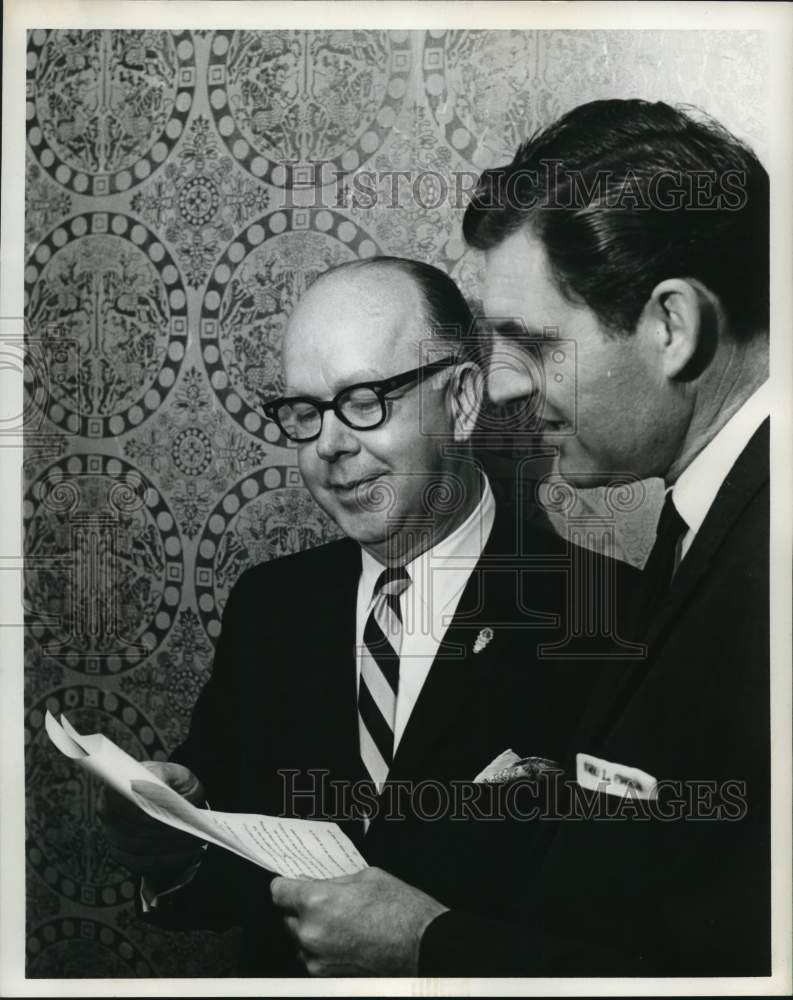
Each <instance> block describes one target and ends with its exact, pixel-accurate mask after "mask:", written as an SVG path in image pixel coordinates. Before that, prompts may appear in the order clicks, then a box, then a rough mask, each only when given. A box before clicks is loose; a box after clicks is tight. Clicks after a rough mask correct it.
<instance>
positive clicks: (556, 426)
mask: <svg viewBox="0 0 793 1000" xmlns="http://www.w3.org/2000/svg"><path fill="white" fill-rule="evenodd" d="M538 429H539V432H540V434H570V433H572V430H573V428H572V427H571V426H570V424H568V423H567V421H566V420H543V421H542V422H541V423H540V426H539V428H538Z"/></svg>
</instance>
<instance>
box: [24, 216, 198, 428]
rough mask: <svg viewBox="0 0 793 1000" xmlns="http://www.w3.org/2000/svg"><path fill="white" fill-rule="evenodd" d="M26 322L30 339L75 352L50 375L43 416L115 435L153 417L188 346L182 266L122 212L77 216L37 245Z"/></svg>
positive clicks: (63, 424)
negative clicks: (48, 399)
mask: <svg viewBox="0 0 793 1000" xmlns="http://www.w3.org/2000/svg"><path fill="white" fill-rule="evenodd" d="M25 317H26V320H27V328H28V330H29V331H30V335H31V336H32V337H36V338H44V341H45V343H46V344H47V345H53V347H54V346H56V345H57V344H58V343H59V342H60V343H62V345H63V347H64V349H65V348H71V349H72V352H71V353H72V358H73V361H72V363H71V364H64V365H61V366H57V365H56V366H54V367H53V371H52V373H51V378H50V379H49V386H50V387H51V392H50V395H51V403H50V405H49V406H48V408H47V416H48V417H49V419H50V420H52V421H53V423H55V424H56V425H58V426H59V427H61V428H63V429H64V430H66V431H68V432H69V433H72V434H80V435H81V436H84V437H115V436H117V435H120V434H124V433H125V432H126V431H128V430H129V429H130V428H131V427H134V426H136V425H138V424H140V423H141V422H142V421H144V420H145V419H146V418H147V417H148V416H150V415H151V414H152V413H153V412H154V411H155V410H156V409H157V408H158V407H159V406H160V405H161V404H162V401H163V400H164V399H165V397H166V396H167V395H168V393H169V392H170V390H171V386H172V385H173V384H174V382H175V380H176V376H177V374H178V372H179V369H180V367H181V363H182V359H183V357H184V354H185V349H186V346H187V297H186V295H185V291H184V286H183V284H182V281H181V277H180V274H179V270H178V268H177V267H176V265H175V264H174V262H173V259H172V258H171V256H170V254H169V253H168V251H167V250H166V249H165V247H164V245H163V244H162V243H161V242H160V241H159V240H158V239H157V238H156V237H155V236H154V234H153V233H152V232H151V231H150V230H148V229H147V228H146V227H145V226H143V225H141V224H140V223H138V222H135V221H134V220H133V219H130V218H128V217H127V216H125V215H120V214H114V213H107V212H87V213H85V214H83V215H78V216H75V217H74V218H72V219H70V220H68V222H64V223H63V224H62V225H61V226H58V227H56V228H55V229H54V230H53V231H52V232H51V233H50V234H49V236H47V237H46V239H44V240H43V241H42V242H41V243H40V244H39V246H38V248H37V249H36V252H35V254H33V255H32V256H31V257H30V258H29V260H28V262H27V265H26V268H25ZM67 353H68V352H67Z"/></svg>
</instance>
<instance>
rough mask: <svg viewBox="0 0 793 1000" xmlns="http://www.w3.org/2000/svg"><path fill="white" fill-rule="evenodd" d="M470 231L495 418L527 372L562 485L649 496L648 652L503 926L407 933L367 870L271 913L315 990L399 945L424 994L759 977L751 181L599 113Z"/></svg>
mask: <svg viewBox="0 0 793 1000" xmlns="http://www.w3.org/2000/svg"><path fill="white" fill-rule="evenodd" d="M464 232H465V236H466V238H467V240H468V241H469V242H470V243H471V244H472V245H474V246H476V247H478V248H479V249H482V250H484V252H485V264H486V270H485V279H484V294H483V303H484V309H485V312H486V313H487V315H488V317H489V318H490V320H491V322H492V325H493V331H494V354H493V357H494V358H495V359H497V362H496V363H494V364H493V365H492V367H491V369H490V372H489V377H488V391H489V394H490V396H491V398H492V399H493V400H494V401H495V402H500V403H505V404H506V403H514V402H515V401H516V400H527V399H530V398H531V397H532V396H533V394H535V393H536V392H537V391H538V379H537V377H536V375H535V374H534V373H533V369H534V367H536V365H535V362H536V357H537V356H538V355H539V356H540V357H541V358H542V359H543V366H544V369H545V371H546V373H549V372H551V371H556V372H557V373H560V372H561V370H562V369H564V370H566V372H567V374H568V375H569V377H571V378H573V379H575V386H576V391H575V393H574V394H573V395H571V394H570V393H568V392H566V391H565V392H562V391H561V387H562V386H563V385H564V379H562V381H561V382H557V381H556V379H555V378H553V377H550V376H548V377H546V378H545V379H544V382H543V384H544V390H545V398H544V400H543V412H542V420H543V438H544V439H545V440H546V441H548V442H553V443H554V444H556V446H557V448H558V462H559V469H560V472H561V474H562V475H563V476H564V477H565V478H566V479H567V480H568V481H569V482H570V483H572V484H574V485H581V486H589V485H593V484H596V483H613V482H619V481H624V478H625V477H626V476H633V477H641V478H645V477H654V476H659V477H662V478H663V479H664V481H665V484H666V498H665V501H664V507H663V511H662V514H661V518H660V520H659V524H658V529H657V538H656V542H655V545H654V547H653V550H652V552H651V555H650V558H649V560H648V563H647V565H646V567H645V570H644V584H643V587H642V595H641V600H640V601H639V602H638V606H637V609H636V615H635V622H634V626H633V628H634V635H635V636H636V637H638V638H640V639H641V640H642V641H643V642H644V643H645V644H646V646H647V655H646V658H645V659H644V660H643V661H641V662H638V663H636V662H633V663H631V662H626V661H623V662H619V663H618V662H614V663H613V664H612V665H611V666H610V667H609V668H608V669H607V671H606V674H605V676H604V677H603V679H602V681H601V682H600V683H599V684H598V686H597V687H596V689H595V691H594V693H593V695H592V697H591V699H590V702H589V704H588V706H587V708H586V710H585V714H584V718H583V719H582V721H581V725H580V727H579V728H578V731H577V733H576V736H575V738H574V740H573V743H572V746H571V754H570V756H569V757H568V759H567V761H566V776H567V778H568V781H569V783H570V787H569V792H570V794H571V796H572V799H573V802H574V803H578V805H579V806H580V805H581V804H582V803H583V804H584V805H585V806H586V807H587V809H588V810H589V811H588V812H587V814H586V815H582V814H581V809H580V808H579V809H578V810H573V819H565V818H564V816H562V815H560V817H559V821H558V822H556V823H550V824H548V827H547V830H546V832H545V836H544V837H543V838H542V844H539V843H537V844H535V845H534V851H533V854H532V858H531V861H532V862H534V861H535V860H536V859H537V857H538V856H541V865H540V867H541V872H540V874H539V876H538V875H537V872H536V870H535V867H534V865H533V864H527V865H526V866H525V867H523V868H519V869H517V870H516V871H515V873H514V878H515V879H516V880H518V881H521V884H522V885H523V886H524V891H525V894H526V897H527V898H528V899H531V901H532V914H531V917H530V919H528V920H527V921H525V922H524V923H523V925H522V926H521V925H517V924H515V923H510V922H508V921H505V922H503V923H501V922H499V921H498V919H497V918H498V917H499V916H503V915H500V914H496V913H494V914H493V915H492V917H493V918H494V919H491V920H487V919H483V918H482V917H481V916H479V915H474V914H471V913H466V912H464V910H463V909H455V908H450V909H449V910H447V911H445V912H444V913H442V914H440V915H438V916H437V917H435V918H433V919H432V920H430V921H429V922H427V919H426V911H425V910H424V911H422V910H421V908H420V907H419V906H418V905H417V906H416V910H415V914H413V899H412V896H411V889H410V887H409V886H404V885H402V884H398V883H396V881H395V880H393V879H391V878H390V877H389V876H386V875H385V874H383V873H371V872H369V873H364V874H363V875H359V876H354V877H352V878H350V879H344V880H339V885H338V886H334V885H333V884H327V885H323V886H322V887H321V888H320V887H317V886H316V885H315V884H313V883H294V882H290V881H288V880H282V879H277V880H276V881H275V882H274V883H273V886H272V889H273V894H274V898H275V899H276V901H277V902H279V903H280V905H282V906H283V907H284V908H286V909H287V910H288V911H289V912H290V913H291V914H293V915H294V916H293V926H294V929H295V933H296V934H297V935H298V937H299V938H301V935H305V934H309V935H310V941H311V945H310V948H311V951H312V953H313V955H314V969H315V970H316V971H317V972H318V973H322V972H323V971H327V970H333V972H334V973H335V974H342V973H343V972H344V971H347V972H353V971H354V970H355V969H356V967H357V965H356V963H358V964H361V963H360V956H362V955H365V956H366V964H367V968H368V969H369V970H376V969H378V968H379V967H385V966H388V967H390V968H391V969H393V967H394V963H393V960H394V956H395V955H400V954H401V955H402V956H403V957H404V956H405V955H407V954H410V952H409V951H405V950H404V949H403V950H402V951H400V946H399V942H400V941H402V940H405V939H408V940H410V939H411V936H412V937H413V939H415V938H416V937H418V938H419V940H420V944H419V945H418V947H417V948H416V949H415V951H417V952H418V955H419V959H418V962H417V963H416V964H415V965H414V966H413V967H412V968H411V967H407V966H403V971H405V972H407V973H411V972H412V973H415V972H417V971H418V972H419V973H422V974H426V975H433V976H436V975H456V976H457V975H477V974H482V975H571V976H576V975H589V976H682V975H687V976H748V975H758V976H760V975H768V974H769V973H770V818H769V817H770V801H769V798H770V746H769V744H770V738H769V669H768V668H769V651H768V629H769V614H768V546H769V536H768V498H769V493H768V489H769V485H768V457H769V456H768V448H769V445H768V433H769V421H768V416H769V413H770V399H769V395H768V384H767V371H768V177H767V175H766V172H765V170H764V169H763V167H762V166H761V165H760V163H759V161H758V160H757V158H756V157H755V156H754V155H753V154H752V153H751V152H750V151H749V150H748V149H747V148H746V147H745V146H743V145H742V144H741V143H739V142H738V141H737V140H736V139H734V138H733V137H732V136H731V135H729V133H727V132H726V131H725V130H724V129H722V128H721V127H719V126H718V125H716V124H715V123H714V122H711V121H707V120H701V119H699V118H697V117H695V116H694V115H693V114H689V113H684V112H681V111H677V110H675V109H673V108H671V107H668V106H667V105H665V104H649V103H646V102H643V101H618V100H613V101H597V102H593V103H591V104H587V105H584V106H582V107H578V108H576V109H574V110H573V111H571V112H569V113H568V114H566V115H565V116H564V117H562V118H561V119H560V120H559V121H558V122H556V123H555V124H553V125H551V126H550V127H549V128H547V129H545V130H544V131H542V132H540V133H539V134H538V135H536V136H534V137H533V138H532V139H530V140H529V141H528V142H526V143H524V144H523V145H522V146H521V148H520V149H519V150H518V153H517V155H516V157H515V160H514V162H513V163H512V164H511V165H510V166H509V167H508V168H506V169H505V170H493V171H487V172H485V174H483V176H482V178H481V180H480V185H479V187H478V189H477V191H476V193H475V196H474V199H473V201H472V203H471V205H470V206H469V208H468V210H467V212H466V216H465V220H464ZM559 337H562V338H565V339H566V340H567V341H570V340H572V341H574V342H575V352H573V351H572V350H566V351H560V349H559V345H560V343H561V341H560V340H559ZM573 354H574V356H573ZM615 804H616V805H620V804H622V805H623V806H625V805H627V806H630V807H631V808H629V809H627V810H626V809H625V808H622V809H620V810H615V809H614V806H615ZM600 807H603V808H602V809H601V808H600ZM609 810H611V811H609ZM604 812H605V814H606V817H608V816H609V815H611V817H612V818H611V819H608V818H604V817H603V813H604ZM381 900H382V901H384V902H380V901H381ZM379 907H383V908H384V909H387V912H388V914H389V918H390V920H391V922H392V924H393V926H395V927H397V928H399V933H398V934H396V935H392V936H391V938H390V939H384V938H383V937H382V936H378V933H377V930H376V928H377V920H376V915H377V912H378V908H379ZM330 915H333V917H334V918H335V920H331V919H329V918H330ZM301 939H302V938H301ZM415 951H414V953H415ZM389 963H390V965H389Z"/></svg>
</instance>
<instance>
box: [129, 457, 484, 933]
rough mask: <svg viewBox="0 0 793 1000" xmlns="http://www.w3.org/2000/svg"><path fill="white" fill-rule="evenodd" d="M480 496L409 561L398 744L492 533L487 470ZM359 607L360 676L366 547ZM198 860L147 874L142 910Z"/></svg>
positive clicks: (369, 571) (370, 579) (373, 578)
mask: <svg viewBox="0 0 793 1000" xmlns="http://www.w3.org/2000/svg"><path fill="white" fill-rule="evenodd" d="M482 479H483V486H482V497H481V499H480V501H479V503H478V504H477V505H476V507H475V509H474V510H473V511H472V512H471V513H470V515H469V516H468V517H467V518H466V519H465V521H463V523H462V524H461V525H459V527H457V528H456V529H455V530H454V531H453V532H452V533H451V534H450V535H448V536H447V537H446V538H444V539H442V540H441V541H440V542H438V543H437V545H434V546H433V547H432V548H431V549H428V550H427V551H426V552H423V553H422V554H421V555H420V556H417V557H416V558H415V559H414V560H413V561H412V562H410V563H408V565H407V566H406V569H407V571H408V573H409V574H410V579H411V585H410V586H409V587H408V588H407V590H406V591H405V592H404V593H403V594H402V595H401V597H400V610H401V612H402V621H403V623H404V628H403V633H402V651H401V655H400V665H399V693H398V695H397V708H396V725H395V732H394V748H395V749H396V746H397V743H398V742H399V738H400V736H401V735H402V733H403V732H404V729H405V726H406V725H407V721H408V719H409V718H410V713H411V712H412V711H413V706H414V705H415V704H416V700H417V699H418V696H419V693H420V691H421V688H422V686H423V684H424V681H425V680H426V679H427V674H428V673H429V671H430V667H431V666H432V661H433V660H434V659H435V654H436V653H437V652H438V646H439V645H440V643H441V640H442V639H443V636H444V634H445V633H446V629H447V627H448V625H449V623H450V622H451V620H452V618H453V617H454V613H455V611H456V610H457V605H458V603H459V601H460V597H461V596H462V593H463V590H464V589H465V585H466V584H467V583H468V578H469V577H470V575H471V573H472V572H473V570H474V567H475V566H476V564H477V562H478V561H479V557H480V556H481V554H482V550H483V549H484V547H485V544H486V543H487V540H488V538H489V537H490V532H491V530H492V528H493V521H494V520H495V512H496V504H495V500H494V499H493V493H492V490H491V489H490V483H489V482H488V481H487V479H486V478H485V477H484V476H483V477H482ZM361 554H362V557H363V564H362V568H361V576H360V578H359V581H358V604H357V611H356V661H357V676H358V678H359V679H360V676H361V653H360V651H361V647H362V644H363V630H364V625H365V624H366V619H367V618H368V616H369V611H370V610H371V605H372V591H373V590H374V585H375V583H376V582H377V578H378V577H379V576H380V574H381V573H382V571H383V569H384V568H385V567H384V566H383V565H382V564H381V563H379V562H378V561H377V560H376V559H375V558H374V557H373V556H370V555H369V553H368V552H366V551H364V550H362V553H361ZM198 867H199V866H198V865H195V866H194V867H193V868H191V869H190V870H189V871H187V872H184V873H183V874H182V875H181V876H179V877H178V878H177V879H175V880H174V885H173V886H171V887H169V888H167V889H165V890H162V891H160V893H159V894H157V893H155V892H154V891H153V890H152V889H151V886H150V884H149V883H148V882H147V880H146V879H145V878H144V879H142V881H141V888H140V898H141V904H142V909H143V912H144V913H146V912H147V911H148V910H150V909H155V908H156V907H157V904H158V901H159V899H160V898H161V897H163V896H165V895H167V894H168V893H170V892H175V891H177V890H178V889H180V888H182V886H184V885H186V884H187V883H188V882H189V881H190V880H191V879H192V878H193V875H194V874H195V872H196V871H197V870H198Z"/></svg>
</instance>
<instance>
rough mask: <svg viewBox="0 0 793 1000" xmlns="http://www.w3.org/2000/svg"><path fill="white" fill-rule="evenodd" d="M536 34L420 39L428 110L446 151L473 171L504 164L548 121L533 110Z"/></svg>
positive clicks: (450, 34) (442, 34) (444, 34)
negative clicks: (439, 131)
mask: <svg viewBox="0 0 793 1000" xmlns="http://www.w3.org/2000/svg"><path fill="white" fill-rule="evenodd" d="M541 34H542V32H537V31H465V30H457V31H444V30H437V31H434V30H433V31H428V32H427V34H426V36H425V40H424V61H423V73H424V90H425V93H426V95H427V102H428V104H429V107H430V110H431V111H432V113H433V115H434V117H435V120H436V121H437V123H438V125H439V126H440V128H441V129H442V131H443V134H444V135H445V137H446V141H447V143H448V144H449V146H450V147H451V148H452V149H453V150H454V151H455V152H456V153H458V154H459V155H460V156H461V157H462V158H463V159H465V160H467V161H468V162H469V163H470V164H472V165H473V166H474V167H476V168H477V169H479V170H482V169H484V168H486V167H491V166H493V165H494V164H497V163H506V162H509V161H510V160H511V159H512V157H513V155H514V153H515V150H516V148H517V146H518V144H519V143H520V142H521V140H523V139H525V138H526V137H527V135H529V134H530V133H531V132H532V131H533V130H534V129H535V128H537V127H538V126H539V125H541V124H545V123H546V122H547V121H549V120H552V119H546V118H543V117H542V111H543V109H542V108H539V107H538V103H539V101H540V97H539V92H540V90H541V87H540V83H541V81H540V80H539V78H538V76H537V73H538V61H539V57H538V45H539V40H538V37H537V36H538V35H541ZM547 91H548V88H547V87H545V88H542V92H543V93H547ZM538 114H539V116H540V117H539V120H538ZM552 117H555V116H552Z"/></svg>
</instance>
